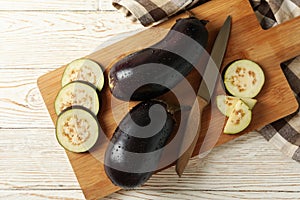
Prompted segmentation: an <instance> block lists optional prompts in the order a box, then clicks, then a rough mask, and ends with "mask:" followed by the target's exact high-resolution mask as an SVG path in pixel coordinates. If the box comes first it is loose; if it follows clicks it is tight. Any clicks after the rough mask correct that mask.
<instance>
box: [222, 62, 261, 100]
mask: <svg viewBox="0 0 300 200" xmlns="http://www.w3.org/2000/svg"><path fill="white" fill-rule="evenodd" d="M264 82H265V76H264V72H263V70H262V69H261V67H260V66H259V65H258V64H256V63H255V62H253V61H250V60H245V59H244V60H238V61H235V62H233V63H232V64H231V65H230V66H229V67H228V68H227V69H226V71H225V75H224V84H225V87H226V89H227V90H228V92H229V93H231V94H232V95H233V96H236V97H248V98H253V97H255V96H256V95H257V94H258V93H259V92H260V90H261V89H262V87H263V85H264Z"/></svg>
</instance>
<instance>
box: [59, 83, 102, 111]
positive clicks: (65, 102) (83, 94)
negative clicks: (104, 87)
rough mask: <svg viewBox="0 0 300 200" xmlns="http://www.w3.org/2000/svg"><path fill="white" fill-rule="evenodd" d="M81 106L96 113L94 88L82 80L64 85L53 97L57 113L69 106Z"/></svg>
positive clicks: (97, 101) (96, 99)
mask: <svg viewBox="0 0 300 200" xmlns="http://www.w3.org/2000/svg"><path fill="white" fill-rule="evenodd" d="M76 105H77V106H83V107H85V108H87V109H89V110H90V111H91V112H92V113H94V114H95V115H97V113H98V111H99V99H98V95H97V92H96V90H95V89H94V88H93V87H92V86H90V85H88V84H85V83H82V82H78V81H77V82H71V83H69V84H67V85H65V86H64V87H63V88H62V89H61V90H60V91H59V93H58V95H57V97H56V99H55V103H54V106H55V112H56V114H57V115H59V114H60V113H61V112H62V111H63V110H64V109H66V108H68V107H71V106H76Z"/></svg>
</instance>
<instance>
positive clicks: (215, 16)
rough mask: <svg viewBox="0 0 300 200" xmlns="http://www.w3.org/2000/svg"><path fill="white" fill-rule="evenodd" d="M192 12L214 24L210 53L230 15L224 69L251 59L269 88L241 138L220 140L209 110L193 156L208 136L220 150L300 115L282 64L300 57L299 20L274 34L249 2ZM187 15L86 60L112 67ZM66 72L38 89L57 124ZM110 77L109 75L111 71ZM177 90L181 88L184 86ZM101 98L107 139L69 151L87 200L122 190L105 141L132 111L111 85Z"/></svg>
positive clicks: (216, 118) (45, 79)
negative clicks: (106, 161)
mask: <svg viewBox="0 0 300 200" xmlns="http://www.w3.org/2000/svg"><path fill="white" fill-rule="evenodd" d="M192 12H193V13H194V14H195V15H196V16H197V17H198V18H199V19H206V20H209V23H208V24H207V29H208V31H209V33H210V36H209V44H210V46H209V48H208V50H209V49H210V47H211V44H212V42H213V41H214V38H215V36H216V34H217V32H218V31H219V28H220V27H221V26H222V24H223V22H224V20H225V19H226V17H227V16H228V15H231V16H232V31H231V36H230V39H229V43H228V49H227V52H226V55H225V58H224V62H223V67H224V66H225V65H226V64H228V63H230V62H231V61H233V60H236V59H242V58H247V59H251V60H253V61H255V62H257V63H258V64H260V65H261V67H262V68H263V70H264V72H265V76H266V82H265V85H264V87H263V89H262V91H261V93H260V94H259V95H258V96H257V97H256V98H257V100H258V103H257V105H256V106H255V108H254V109H253V119H252V121H251V124H250V126H249V127H248V128H247V129H246V130H245V131H243V132H242V133H240V134H237V135H225V134H221V135H219V134H220V133H217V134H218V135H216V132H218V131H219V130H220V127H221V128H222V127H223V125H224V117H223V116H222V115H221V114H220V113H219V112H218V111H217V109H216V107H215V105H214V102H213V103H212V105H211V106H209V107H208V108H207V109H206V111H205V112H204V116H203V121H202V123H203V124H202V130H201V137H200V139H199V140H198V143H197V148H196V150H195V152H194V155H196V154H198V153H199V150H200V147H201V144H202V142H203V140H204V138H205V136H206V135H207V136H209V137H206V138H205V140H206V141H210V140H212V141H215V142H208V143H211V144H213V145H214V144H215V143H216V145H221V144H223V143H225V142H228V141H230V140H233V139H234V138H236V137H238V136H240V135H242V134H244V133H247V132H249V131H252V130H255V129H258V128H260V127H263V126H264V125H266V124H269V123H271V122H273V121H275V120H277V119H280V118H282V117H284V116H287V115H289V114H291V113H293V112H294V111H296V109H297V108H298V104H297V101H296V99H295V97H294V94H293V92H292V91H291V89H290V87H289V85H288V82H287V80H286V78H285V76H284V74H283V72H282V71H281V68H280V63H282V62H283V61H286V60H288V59H290V58H293V57H295V56H297V55H299V54H300V18H299V17H298V18H295V19H293V20H291V21H288V22H286V23H283V24H280V25H278V26H277V27H274V28H271V29H269V30H263V29H262V28H261V27H260V25H259V22H258V20H257V18H256V16H255V14H254V12H253V10H252V8H251V5H250V4H249V2H248V0H233V1H223V0H212V1H210V2H208V3H205V4H203V5H201V6H198V7H197V8H194V9H193V10H192ZM187 16H188V14H187V13H183V14H181V15H179V16H176V17H174V18H172V19H170V20H168V21H167V22H165V23H163V24H160V25H159V26H156V27H153V28H149V29H147V30H146V31H143V32H140V33H138V34H136V35H134V36H132V37H129V38H126V39H125V40H122V41H120V42H118V43H115V44H113V45H111V46H109V47H106V48H104V49H101V50H99V51H97V52H94V53H92V54H91V55H88V56H85V57H88V58H91V59H93V60H95V61H97V62H98V63H100V64H101V65H102V66H104V67H107V66H109V64H110V63H111V62H112V61H113V60H115V59H116V58H118V57H120V55H124V54H126V53H127V52H132V51H135V50H137V49H141V48H144V47H147V46H150V45H151V44H153V43H155V42H156V41H159V40H160V39H161V38H163V37H164V35H165V34H166V33H167V31H168V29H169V28H170V27H171V26H172V25H173V24H174V23H175V20H176V19H177V18H182V17H187ZM64 67H65V66H62V67H61V68H59V69H57V70H55V71H52V72H50V73H47V74H45V75H43V76H42V77H40V78H39V79H38V87H39V89H40V91H41V94H42V96H43V98H44V101H45V104H46V106H47V108H48V110H49V113H50V116H51V118H52V120H53V122H54V124H55V122H56V119H57V116H56V114H55V111H54V100H55V97H56V95H57V93H58V91H59V90H60V88H61V85H60V80H61V76H62V73H63V71H64ZM105 73H106V75H107V70H106V72H105ZM187 79H188V80H189V81H190V83H191V84H192V85H193V87H194V89H197V87H198V85H199V77H198V76H197V73H195V71H193V72H191V73H190V74H189V75H188V77H187ZM178 87H179V88H180V86H178ZM218 92H221V90H220V88H218V89H217V91H216V93H218ZM162 98H163V99H165V100H167V101H170V102H171V101H172V98H171V95H170V94H166V95H164V96H163V97H162ZM101 99H102V108H101V111H100V114H99V117H98V118H99V121H100V124H101V127H102V129H103V132H104V134H105V135H103V136H101V137H100V139H99V142H98V143H97V145H96V146H95V148H94V149H93V150H92V151H91V152H89V153H83V154H75V153H71V152H67V155H68V157H69V160H70V162H71V164H72V167H73V169H74V172H75V174H76V176H77V178H78V181H79V183H80V186H81V188H82V190H83V192H84V194H85V197H86V198H87V199H99V198H101V197H104V196H106V195H109V194H111V193H113V192H115V191H117V190H119V189H120V188H118V187H116V186H114V185H113V184H112V183H111V182H110V180H109V179H108V178H107V176H106V175H105V172H104V169H103V164H102V162H101V160H103V155H104V152H105V147H106V142H107V139H105V136H107V138H108V139H109V138H110V137H111V136H112V134H113V132H114V130H115V128H116V126H117V124H118V122H119V121H120V120H121V119H122V117H123V116H124V115H125V114H126V113H127V112H128V106H127V103H126V102H122V101H119V100H116V99H115V98H113V97H112V96H111V94H110V92H109V89H108V85H107V80H106V83H105V87H104V90H103V91H102V93H101ZM112 101H113V104H114V107H113V108H114V111H118V112H115V113H114V115H113V114H112V111H111V102H112ZM135 104H136V102H131V103H129V107H132V106H134V105H135ZM219 136H220V137H219ZM207 138H210V139H207ZM211 144H210V145H208V147H203V146H202V149H201V151H205V150H207V149H208V148H209V147H210V146H211ZM224 153H225V152H224ZM174 174H175V171H174Z"/></svg>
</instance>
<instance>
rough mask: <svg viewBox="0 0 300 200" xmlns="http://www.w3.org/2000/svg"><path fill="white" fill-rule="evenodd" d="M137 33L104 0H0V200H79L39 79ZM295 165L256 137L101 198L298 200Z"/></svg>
mask: <svg viewBox="0 0 300 200" xmlns="http://www.w3.org/2000/svg"><path fill="white" fill-rule="evenodd" d="M140 28H142V27H141V25H139V24H132V23H131V22H129V21H128V20H127V19H124V18H123V16H122V14H120V13H119V12H116V11H114V10H113V8H112V7H111V6H110V3H109V0H100V1H99V2H98V1H97V0H76V1H73V0H43V1H38V0H18V1H13V0H0V41H1V43H0V50H1V51H0V52H1V54H0V199H5V200H7V199H84V196H83V193H82V191H81V189H80V187H79V184H78V182H77V180H76V177H75V175H74V173H73V171H72V168H71V166H70V164H69V162H68V159H67V157H66V154H65V152H64V150H63V149H62V148H61V147H60V146H59V145H58V143H57V142H56V139H55V135H54V126H53V124H52V121H51V119H50V117H49V114H48V112H47V110H46V107H45V105H44V103H43V101H42V98H41V95H40V93H39V91H38V88H37V84H36V80H37V78H38V77H39V76H41V75H43V74H45V73H47V72H49V71H51V70H54V69H56V68H58V67H60V66H61V65H62V64H66V63H68V62H70V61H72V60H74V59H76V58H79V57H82V56H84V55H87V54H89V53H91V52H92V51H93V50H94V49H95V48H97V47H98V46H99V45H100V44H102V43H103V42H106V41H112V40H115V37H113V36H114V35H116V34H119V33H124V32H127V31H130V30H136V29H140ZM299 198H300V164H299V163H296V162H294V161H292V160H291V159H289V158H286V157H285V156H284V155H282V154H281V153H280V152H279V151H278V150H277V149H276V148H275V147H273V146H271V145H270V144H269V143H268V142H266V141H265V140H264V138H263V137H262V136H260V135H259V134H258V133H249V134H247V135H245V136H241V137H240V138H238V139H237V140H235V141H232V142H230V143H227V144H225V145H223V146H221V147H217V148H215V149H213V151H212V152H211V153H210V154H209V155H208V156H207V157H206V158H205V160H204V161H203V162H200V161H199V159H197V158H194V159H193V160H192V161H191V162H190V163H189V166H188V168H187V170H186V173H185V175H184V176H183V177H182V178H178V177H177V176H176V175H175V173H174V168H171V169H168V170H165V171H162V172H160V173H159V174H156V175H154V176H153V177H152V178H151V179H150V180H149V181H148V182H147V184H146V185H145V186H144V187H142V188H140V189H138V190H134V191H123V190H122V191H119V192H118V193H116V194H113V195H111V196H109V197H107V199H180V200H181V199H222V200H223V199H299Z"/></svg>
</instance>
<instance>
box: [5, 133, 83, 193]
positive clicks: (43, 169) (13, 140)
mask: <svg viewBox="0 0 300 200" xmlns="http://www.w3.org/2000/svg"><path fill="white" fill-rule="evenodd" d="M0 136H1V138H2V139H1V141H0V189H6V190H8V189H15V190H31V189H37V190H51V189H57V190H66V189H70V190H72V189H73V190H74V189H80V188H79V184H78V182H77V180H76V177H75V175H74V173H73V170H72V168H71V165H70V163H69V162H68V159H67V156H66V154H65V152H64V150H63V148H61V147H60V145H59V144H58V143H57V141H56V138H55V130H54V129H0Z"/></svg>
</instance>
